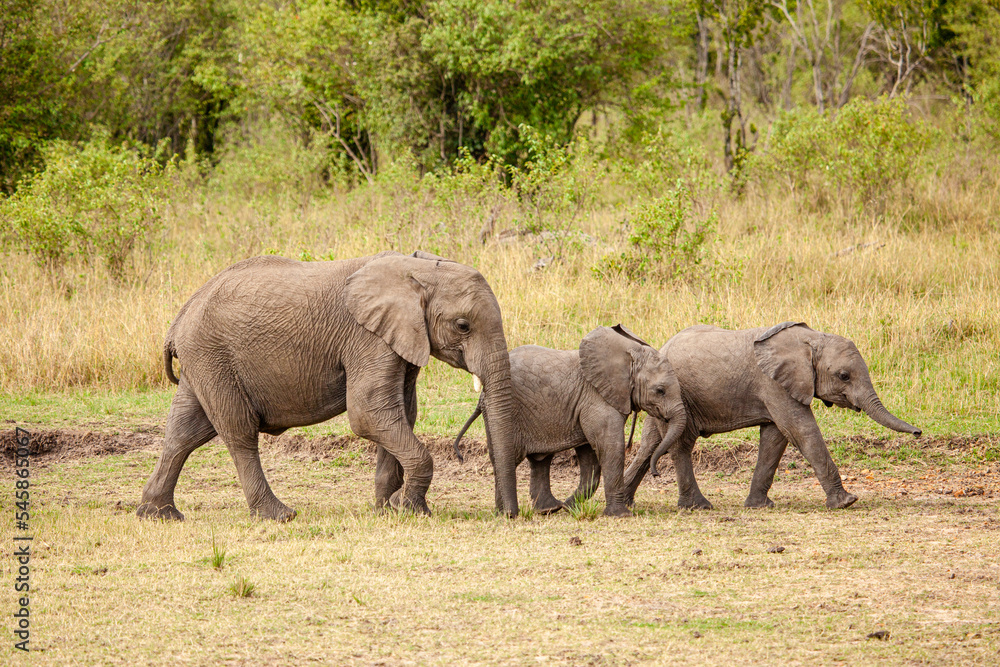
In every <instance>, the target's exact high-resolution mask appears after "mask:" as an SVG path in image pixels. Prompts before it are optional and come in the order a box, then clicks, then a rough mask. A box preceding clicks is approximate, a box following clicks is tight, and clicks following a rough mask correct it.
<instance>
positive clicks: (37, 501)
mask: <svg viewBox="0 0 1000 667" xmlns="http://www.w3.org/2000/svg"><path fill="white" fill-rule="evenodd" d="M264 452H265V453H264V467H265V470H266V471H267V474H268V476H269V478H270V481H271V483H272V485H273V487H274V488H275V490H276V492H277V493H278V495H279V496H280V497H282V498H283V499H284V500H285V501H287V502H289V504H291V505H293V506H294V507H295V508H296V509H297V510H298V511H299V516H298V518H297V519H296V520H295V521H294V522H292V523H289V524H283V525H277V524H273V523H261V522H258V521H254V520H251V519H249V517H248V513H247V510H246V507H245V503H244V500H243V496H242V493H241V491H240V489H239V486H238V484H237V480H236V476H235V473H234V470H233V468H232V463H231V462H230V460H229V457H228V454H227V453H226V451H225V448H224V447H223V446H222V445H221V443H218V442H215V443H212V444H210V445H208V446H206V447H204V448H202V449H201V450H199V451H198V452H196V453H195V454H194V455H192V457H191V459H190V461H189V463H188V465H187V467H186V468H185V471H184V474H183V475H182V477H181V481H180V484H179V487H178V494H177V495H178V502H179V503H180V506H181V508H182V510H183V511H184V512H185V513H186V514H187V521H186V522H184V523H181V524H161V523H151V522H141V521H138V520H137V519H136V518H135V516H134V509H135V503H136V502H137V499H138V494H139V491H140V489H141V486H142V484H143V482H144V480H145V479H146V477H147V476H148V474H149V473H150V472H151V470H152V466H153V464H154V462H155V458H156V455H157V450H156V448H155V447H145V448H143V449H140V450H135V451H130V452H128V453H125V454H117V455H112V456H105V457H84V458H74V459H68V460H52V459H44V458H40V459H39V460H38V461H36V465H35V467H34V476H33V477H32V481H33V484H34V487H33V490H32V493H33V496H32V499H33V508H34V513H33V517H32V528H31V533H32V534H33V535H34V536H35V541H34V544H33V548H34V553H35V555H34V557H33V560H32V567H33V570H32V586H33V594H32V599H31V613H32V644H31V647H32V649H33V653H32V654H31V664H35V665H43V664H46V665H47V664H53V665H55V664H58V665H66V664H80V665H97V664H130V665H134V664H180V663H190V664H254V665H256V664H261V665H263V664H289V665H291V664H304V663H320V664H392V665H395V664H477V663H478V664H512V665H513V664H518V665H521V664H535V663H538V664H566V665H581V664H622V665H624V664H690V663H692V662H698V663H707V664H760V663H762V662H771V661H781V662H783V663H788V664H801V663H805V664H833V663H837V662H843V663H847V664H873V663H879V664H913V663H926V664H941V663H948V664H984V665H987V664H996V661H997V659H998V654H1000V633H998V631H997V628H998V627H1000V589H998V581H1000V567H998V564H997V561H996V557H995V556H996V537H997V530H1000V514H998V511H997V505H996V498H995V497H989V495H988V494H987V495H985V496H975V497H969V498H956V497H954V496H945V495H941V494H932V493H929V492H927V491H920V490H919V489H918V488H913V490H912V492H911V493H909V494H907V495H901V494H900V493H899V491H898V487H897V486H893V485H892V484H888V483H887V480H889V479H890V478H891V479H893V480H896V481H897V482H898V483H906V482H907V480H910V481H911V482H917V481H918V480H920V479H921V478H926V477H927V476H928V475H933V474H934V473H935V471H937V472H941V471H942V470H946V471H947V475H951V476H954V475H955V474H957V472H958V471H959V470H960V471H962V472H963V473H964V474H967V475H978V476H980V477H979V478H982V479H987V478H989V479H992V480H993V484H994V485H996V484H998V481H997V480H1000V466H996V467H995V468H994V467H992V466H993V465H995V464H990V463H988V462H983V461H982V460H981V458H977V459H975V460H970V462H967V463H961V462H956V461H955V460H954V459H952V460H951V461H948V462H947V467H946V468H945V467H942V466H940V465H937V464H935V463H933V462H930V461H927V460H922V459H920V458H919V457H904V458H903V460H893V461H890V462H888V463H887V464H886V465H884V466H883V470H882V471H879V472H873V471H870V470H868V469H861V468H853V467H852V466H851V464H850V463H848V464H847V465H845V476H846V477H847V479H849V480H853V481H851V482H849V483H848V488H850V489H851V490H853V491H855V492H856V493H858V495H859V496H861V500H860V501H859V502H858V504H857V505H856V506H855V507H853V508H851V509H849V510H847V511H839V512H830V511H826V510H825V509H823V504H822V502H823V497H822V493H821V492H820V490H819V489H818V488H816V486H815V482H814V478H813V477H812V476H811V473H810V472H809V471H808V469H803V468H802V466H801V461H799V464H798V465H797V466H796V467H786V468H785V469H783V470H782V471H781V472H780V473H779V477H778V480H777V481H776V483H775V487H774V490H773V492H772V497H773V498H774V500H775V501H776V502H777V503H778V505H777V507H776V508H775V509H774V510H770V511H749V510H745V509H743V507H742V501H743V498H744V496H745V493H746V489H747V486H748V483H749V471H748V470H747V469H746V468H745V467H744V468H739V469H736V470H728V471H727V470H723V469H719V470H715V471H712V470H706V469H702V470H701V471H700V473H699V475H700V478H701V482H702V488H703V490H704V491H705V493H706V495H707V496H708V497H709V498H710V499H711V500H712V501H713V502H714V503H715V506H716V509H715V510H714V511H709V512H697V513H692V512H687V511H678V510H676V509H675V508H674V507H673V504H674V502H675V500H676V487H675V486H673V485H672V484H671V482H670V479H669V477H670V476H669V475H665V479H662V480H660V481H657V482H655V483H647V484H644V486H643V487H642V489H640V493H639V496H638V498H637V504H636V509H637V514H638V516H636V517H634V518H632V519H627V520H610V519H603V518H598V519H597V520H594V521H578V520H574V519H573V518H572V517H570V516H568V515H567V514H565V513H560V514H557V515H553V516H550V517H541V516H527V517H522V518H520V519H518V520H514V521H507V520H504V519H500V518H497V517H495V516H494V515H493V514H492V511H491V509H492V476H491V473H490V469H489V464H488V461H487V460H486V459H485V457H484V456H483V455H482V453H481V451H480V452H479V453H478V454H476V455H474V456H472V457H471V459H470V460H469V461H468V462H467V463H466V464H465V465H464V466H459V465H458V464H456V463H454V462H450V461H446V460H443V459H444V457H442V459H438V457H437V456H436V457H435V458H436V460H440V461H441V463H440V465H439V467H438V470H437V472H436V475H435V481H434V484H433V485H432V487H431V492H430V494H429V495H428V499H429V502H430V503H431V506H432V507H433V509H434V512H435V513H434V516H433V517H431V518H417V517H413V516H405V515H404V516H400V515H394V514H393V515H388V516H377V515H375V514H374V513H373V512H372V510H371V509H370V503H371V493H372V491H371V482H372V472H373V470H372V466H371V453H370V452H369V451H367V449H363V450H358V451H353V453H352V450H350V448H349V450H348V451H346V452H342V453H340V454H338V455H337V456H324V457H320V458H319V459H318V460H314V459H316V457H309V456H296V457H289V456H287V455H286V454H285V453H283V452H280V451H278V448H276V447H275V446H272V445H265V447H264ZM790 465H793V466H795V465H796V464H795V463H794V461H793V462H790ZM556 470H557V475H556V478H555V480H554V486H555V487H557V491H559V490H561V491H562V492H563V493H568V491H569V489H570V487H571V486H572V485H574V484H575V479H574V475H575V469H572V468H569V467H562V468H557V469H556ZM9 474H11V473H10V469H9V468H7V469H6V470H5V473H4V476H5V477H7V476H8V475H9ZM873 478H875V479H874V480H873ZM869 480H871V481H869ZM918 484H919V483H918ZM525 491H526V481H525V480H522V485H521V493H522V500H526V498H525V497H524V496H525ZM598 497H600V492H599V494H598ZM11 502H12V500H11V498H10V494H9V493H5V494H2V496H0V511H2V512H4V513H10V512H11V511H12V509H13V508H12V507H11ZM601 504H602V503H598V507H597V509H600V505H601ZM4 524H5V525H4V529H3V530H4V533H5V535H4V536H3V541H4V543H5V544H8V545H10V544H11V543H12V542H11V540H10V538H11V531H10V529H9V524H8V523H7V522H4ZM221 552H224V553H221ZM213 555H215V556H216V559H215V560H216V562H218V561H220V560H221V567H215V566H214V565H215V563H213ZM220 555H221V556H222V557H221V558H219V556H220ZM10 560H11V558H10V556H9V552H8V556H7V557H6V558H5V563H4V567H5V569H6V570H7V572H8V573H9V572H10V569H9V568H10V566H9V563H10ZM241 578H242V581H244V582H248V583H249V584H252V586H253V591H252V594H251V595H249V596H248V597H240V596H238V595H237V594H235V593H234V590H233V589H234V588H237V587H238V586H237V584H238V582H239V581H240V580H241ZM244 588H246V587H245V586H244ZM13 605H14V599H13V592H12V590H11V587H9V586H5V587H4V594H3V608H4V609H5V610H10V609H12V608H13ZM879 631H886V632H887V633H888V638H887V639H884V640H879V639H876V638H871V639H869V638H868V636H869V635H870V634H872V633H875V632H879ZM10 644H11V642H10V641H7V642H5V643H4V645H3V647H2V648H0V655H2V656H3V657H2V658H0V660H3V661H4V662H6V663H7V664H15V663H14V662H13V661H17V663H16V664H20V663H21V662H24V659H23V657H22V656H19V655H14V654H13V651H12V649H11V646H10Z"/></svg>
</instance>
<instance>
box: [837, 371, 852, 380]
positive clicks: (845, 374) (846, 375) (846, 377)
mask: <svg viewBox="0 0 1000 667" xmlns="http://www.w3.org/2000/svg"><path fill="white" fill-rule="evenodd" d="M837 377H839V378H840V380H841V382H849V381H850V380H851V374H850V373H848V372H847V371H840V372H839V373H837Z"/></svg>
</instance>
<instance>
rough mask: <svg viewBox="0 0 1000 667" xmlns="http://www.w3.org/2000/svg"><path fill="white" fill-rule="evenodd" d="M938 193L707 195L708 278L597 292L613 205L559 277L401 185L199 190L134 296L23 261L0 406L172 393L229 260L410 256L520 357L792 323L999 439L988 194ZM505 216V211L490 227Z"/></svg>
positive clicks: (0, 369)
mask: <svg viewBox="0 0 1000 667" xmlns="http://www.w3.org/2000/svg"><path fill="white" fill-rule="evenodd" d="M932 185H933V187H931V186H927V187H926V188H924V190H922V191H921V201H931V202H932V203H931V204H926V205H925V206H924V207H923V208H921V209H920V211H919V212H920V215H921V216H922V218H921V219H922V220H924V224H922V225H921V226H919V228H917V229H909V231H902V230H904V229H907V226H906V221H907V220H910V219H911V218H913V217H914V215H915V214H914V213H913V212H912V211H911V210H909V209H907V208H900V210H898V211H896V212H893V211H891V210H890V212H889V213H887V214H886V215H885V217H883V218H881V219H880V220H879V221H878V222H877V223H870V222H868V223H866V222H864V221H860V220H859V219H856V218H846V217H843V216H841V215H839V214H834V213H830V212H823V211H822V210H813V209H811V208H810V207H808V206H804V203H803V202H801V201H797V200H795V199H793V198H789V197H784V198H781V197H775V196H765V195H764V194H762V193H755V192H751V193H750V195H749V196H748V197H747V198H746V199H744V200H742V201H735V200H733V199H732V198H730V197H728V196H716V197H715V199H714V201H706V202H703V204H704V205H706V206H714V207H715V208H717V209H718V212H719V219H720V225H719V230H718V234H717V237H716V238H715V239H714V241H713V242H712V244H711V252H710V257H709V260H708V262H707V269H708V270H707V271H705V272H704V273H701V274H698V275H693V276H689V277H688V279H686V280H683V281H680V282H675V283H672V284H669V285H659V284H644V285H643V284H641V285H635V284H629V283H627V282H625V281H619V280H602V279H599V278H598V277H596V276H595V275H594V274H593V273H592V271H591V270H590V267H592V266H593V265H595V264H596V263H597V262H598V261H599V260H600V258H601V257H602V256H603V255H604V254H606V253H608V252H612V251H620V249H621V248H622V244H623V243H624V236H623V235H622V233H621V231H620V228H621V223H622V221H623V220H624V219H625V212H624V210H625V209H623V208H622V207H621V206H619V205H616V204H614V202H608V203H606V204H602V205H598V206H596V207H595V208H594V209H593V210H591V211H590V212H589V213H588V214H587V215H586V216H585V217H584V218H583V219H581V220H580V223H579V227H580V229H581V231H582V232H584V233H586V234H587V235H589V239H590V240H589V241H584V242H579V243H571V244H567V245H566V248H565V253H564V256H563V258H562V261H557V262H555V263H553V264H551V265H550V266H549V267H548V268H546V269H545V270H543V271H537V272H536V271H532V270H531V266H532V264H533V262H534V261H535V260H536V259H537V258H538V257H539V256H541V255H543V254H547V252H548V251H547V250H546V249H545V248H543V247H541V246H539V244H538V243H537V242H536V241H535V240H533V239H532V238H531V237H520V238H518V239H515V240H514V241H512V242H503V241H497V240H493V241H490V242H489V243H487V244H486V245H485V246H480V245H479V244H478V243H477V242H476V241H475V237H476V234H477V233H478V230H479V228H480V226H481V224H482V222H483V218H484V217H485V216H486V215H487V211H486V210H485V209H483V208H479V207H477V206H476V205H473V204H468V205H467V206H465V208H462V206H460V205H458V204H455V205H453V206H452V207H451V208H442V207H441V205H439V204H436V203H434V201H433V199H432V198H431V197H430V195H428V194H427V192H426V191H424V190H422V189H420V188H415V187H412V186H406V187H404V186H401V185H394V184H389V185H386V186H384V187H381V188H377V189H362V190H360V191H355V192H353V193H347V194H333V195H330V196H329V197H328V198H326V199H317V198H311V199H308V198H307V199H305V200H304V201H305V203H303V202H302V201H296V200H293V199H291V198H289V199H288V200H287V201H286V200H284V199H282V198H278V197H271V198H258V199H254V198H252V197H251V198H249V199H247V200H244V201H236V198H235V197H231V196H230V197H227V196H224V195H220V194H213V191H212V190H205V191H196V192H195V193H194V194H192V195H191V196H190V197H188V196H187V195H178V198H177V200H176V201H175V203H174V207H173V210H172V212H171V215H170V218H169V220H168V232H167V233H166V236H165V237H164V239H163V241H162V245H161V247H160V249H159V250H158V254H157V255H156V257H155V259H153V258H149V257H147V258H144V259H142V261H140V266H139V267H138V272H137V274H138V276H139V279H138V280H137V281H136V283H135V284H134V285H131V286H127V287H118V286H115V285H113V284H112V283H110V282H109V281H107V280H106V279H105V278H104V277H103V276H102V275H100V274H99V272H98V271H97V270H96V269H92V268H87V267H85V266H78V267H76V269H75V270H71V271H68V272H67V277H66V278H65V279H64V281H62V282H59V281H54V280H52V279H51V278H50V277H49V276H47V275H46V274H45V273H44V272H43V271H42V270H40V269H39V268H37V267H36V266H34V265H33V264H32V263H31V262H30V261H29V260H28V259H27V258H26V257H24V256H20V255H12V256H9V257H8V258H7V261H6V265H5V268H4V271H3V273H2V274H0V338H2V339H3V340H4V342H5V343H4V345H3V346H2V348H0V391H2V392H4V393H5V394H8V395H14V396H21V395H25V394H29V393H33V392H44V391H63V390H65V389H67V388H74V387H75V388H89V389H96V390H99V391H120V390H135V389H138V390H146V389H149V388H160V387H165V381H164V379H163V373H162V368H161V364H162V362H161V345H162V337H163V334H164V332H165V331H166V329H167V327H168V325H169V322H170V320H171V318H172V317H173V316H174V314H175V313H176V312H177V310H178V309H179V308H180V306H181V304H183V302H184V301H185V300H186V299H187V298H188V296H189V295H190V294H191V293H192V292H193V291H194V290H195V289H196V288H197V287H198V286H200V285H201V284H203V283H204V281H205V280H207V279H208V278H209V277H210V276H211V275H213V274H214V273H216V272H217V271H219V270H220V269H222V268H224V267H225V266H227V265H229V264H230V263H232V262H234V261H237V260H239V259H241V258H243V257H246V256H249V255H253V254H258V253H261V252H278V253H280V254H284V255H287V256H291V257H298V256H300V255H301V254H302V253H308V254H309V255H311V256H313V257H319V256H324V255H325V256H331V257H351V256H357V255H362V254H367V253H373V252H377V251H380V250H384V249H386V248H395V249H398V250H401V251H406V252H408V251H411V250H412V249H414V248H417V247H422V248H425V249H427V250H431V251H434V252H438V253H441V254H444V255H447V256H451V257H453V258H455V259H457V260H459V261H463V262H466V263H468V264H472V265H474V266H476V267H477V268H479V269H480V270H481V271H482V272H483V273H484V275H486V277H487V278H488V280H489V281H490V283H491V285H492V286H493V288H494V291H495V292H496V294H497V296H498V298H499V300H500V303H501V306H502V308H503V311H504V315H505V322H506V328H507V336H508V341H509V343H510V344H511V345H512V346H514V345H520V344H525V343H536V344H542V345H548V346H553V347H563V348H571V347H576V346H577V345H578V344H579V340H580V338H581V337H582V336H583V335H584V334H585V333H586V332H587V331H589V330H590V329H592V328H593V327H594V326H596V325H598V324H609V323H615V322H619V321H620V322H623V323H625V324H626V325H628V326H630V327H631V328H632V329H633V330H635V331H636V332H637V333H639V334H640V335H641V336H643V337H645V338H646V339H647V340H649V342H651V343H653V344H655V345H659V344H662V343H663V342H664V341H665V340H666V339H667V338H669V337H670V336H671V335H673V334H674V333H675V332H676V331H678V330H680V329H682V328H684V327H686V326H689V325H691V324H695V323H712V324H717V325H720V326H725V327H749V326H758V325H764V324H770V323H775V322H780V321H782V320H786V319H794V320H802V321H806V322H808V323H809V324H810V325H811V326H813V327H814V328H816V329H820V330H826V331H831V332H835V333H839V334H842V335H845V336H848V337H850V338H852V339H854V340H855V341H856V342H857V344H858V346H859V347H860V348H861V350H862V352H863V354H865V355H866V358H867V359H868V361H869V365H870V366H871V367H872V371H873V376H874V378H875V380H876V382H877V383H878V385H879V387H880V389H881V391H882V394H883V398H884V399H885V400H886V403H887V405H889V406H890V408H891V409H894V410H896V411H897V412H899V413H900V414H901V416H902V417H903V418H904V419H908V420H910V421H912V422H919V423H921V424H922V425H924V426H925V430H926V428H928V427H933V425H938V426H939V427H940V428H943V429H951V430H954V431H957V432H977V431H978V432H981V431H993V430H996V426H997V417H996V415H997V414H998V413H1000V362H998V359H997V356H996V350H997V349H998V348H1000V310H998V309H997V308H996V305H997V303H998V302H1000V253H998V252H997V248H998V247H1000V229H998V227H997V225H996V219H997V211H998V210H1000V204H998V200H1000V198H998V195H997V191H996V186H995V185H994V186H992V188H991V187H988V186H987V185H984V184H982V183H978V184H973V185H968V184H966V186H964V188H958V187H957V186H952V187H951V188H950V189H949V187H948V186H947V183H946V182H945V183H943V184H942V182H938V181H933V182H932ZM970 189H971V190H972V191H973V192H974V193H976V196H975V197H973V196H970V195H969V194H968V190H970ZM946 192H951V195H952V199H953V200H954V210H951V211H950V214H949V215H946V213H947V212H948V211H947V210H946V209H945V208H944V207H943V206H942V205H941V204H940V201H942V200H944V199H945V193H946ZM911 208H912V207H911ZM957 214H961V216H962V217H961V219H957V218H956V215H957ZM515 215H516V211H513V210H512V209H511V208H510V207H509V206H508V207H507V208H506V209H504V214H503V216H502V217H501V220H500V221H499V223H498V230H499V229H503V228H505V227H509V226H510V225H512V224H514V217H515ZM932 222H933V223H934V224H931V223H932ZM864 244H870V245H864ZM852 248H853V249H852ZM838 253H839V254H838ZM438 366H440V364H438ZM429 370H430V372H429V373H428V374H427V376H428V377H427V379H426V380H425V382H426V385H425V389H424V393H425V394H427V395H428V399H427V400H428V401H429V402H430V403H432V404H434V403H441V402H447V401H448V400H449V399H448V393H449V392H452V393H454V391H455V389H454V388H455V387H458V386H463V387H464V384H465V383H467V378H465V377H464V375H463V374H461V373H460V372H457V371H455V372H452V371H451V369H445V368H443V367H442V368H437V367H435V366H434V365H433V364H432V368H431V369H429ZM428 391H429V392H430V393H428ZM442 392H443V393H442Z"/></svg>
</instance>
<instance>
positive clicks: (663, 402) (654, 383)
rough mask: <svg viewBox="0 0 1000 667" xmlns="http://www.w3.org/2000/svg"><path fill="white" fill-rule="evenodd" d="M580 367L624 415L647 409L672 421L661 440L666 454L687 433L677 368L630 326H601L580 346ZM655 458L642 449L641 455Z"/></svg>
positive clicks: (596, 387)
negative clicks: (631, 329) (627, 327)
mask: <svg viewBox="0 0 1000 667" xmlns="http://www.w3.org/2000/svg"><path fill="white" fill-rule="evenodd" d="M580 369H581V371H582V372H583V376H584V378H585V379H586V380H587V382H588V383H590V384H591V385H592V386H593V387H594V388H595V389H596V390H597V392H598V393H599V394H600V395H601V397H602V398H603V399H604V400H605V401H607V403H608V404H609V405H611V406H612V407H614V408H615V409H616V410H618V412H620V413H622V414H623V415H627V414H628V413H629V412H632V411H633V410H644V411H645V412H646V413H647V414H650V415H652V416H653V417H656V418H658V419H662V420H663V421H666V422H669V426H668V428H667V433H666V434H665V435H664V438H663V440H662V442H663V443H666V447H665V449H664V451H666V449H669V447H670V446H671V445H672V444H673V443H674V442H675V441H676V440H677V438H679V437H680V435H681V434H682V433H683V432H684V428H685V426H686V425H687V411H686V410H685V409H684V402H683V400H682V399H681V386H680V383H678V381H677V375H676V374H675V373H674V368H673V366H671V365H670V362H669V361H667V357H666V355H664V354H661V353H660V352H659V351H658V350H656V349H655V348H653V347H651V346H650V345H649V344H648V343H646V342H644V341H643V340H641V339H640V338H638V337H637V336H636V335H635V334H633V333H632V332H631V331H629V330H628V329H626V328H625V327H623V326H621V325H620V324H619V325H616V326H614V327H598V328H597V329H594V330H593V331H591V332H590V333H589V334H587V336H586V337H585V338H584V339H583V341H582V342H581V343H580ZM654 444H657V445H659V444H660V443H654ZM651 454H652V451H649V452H646V451H640V452H637V453H636V457H640V456H642V457H644V458H648V457H649V456H650V455H651Z"/></svg>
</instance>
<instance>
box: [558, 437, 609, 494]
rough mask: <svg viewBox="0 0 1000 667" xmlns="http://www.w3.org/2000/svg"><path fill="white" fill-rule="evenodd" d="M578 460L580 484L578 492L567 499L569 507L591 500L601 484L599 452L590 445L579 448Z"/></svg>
mask: <svg viewBox="0 0 1000 667" xmlns="http://www.w3.org/2000/svg"><path fill="white" fill-rule="evenodd" d="M576 460H577V463H578V464H579V465H580V482H579V484H578V485H577V487H576V491H574V492H573V494H572V495H571V496H570V497H569V498H567V499H566V503H565V504H566V506H567V507H573V506H574V505H576V504H577V503H578V502H581V501H583V500H587V499H588V498H590V497H591V496H592V495H594V493H595V492H596V491H597V487H598V486H600V484H601V462H600V461H599V460H598V459H597V452H595V451H594V448H593V447H591V446H590V445H580V446H579V447H577V448H576Z"/></svg>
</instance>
